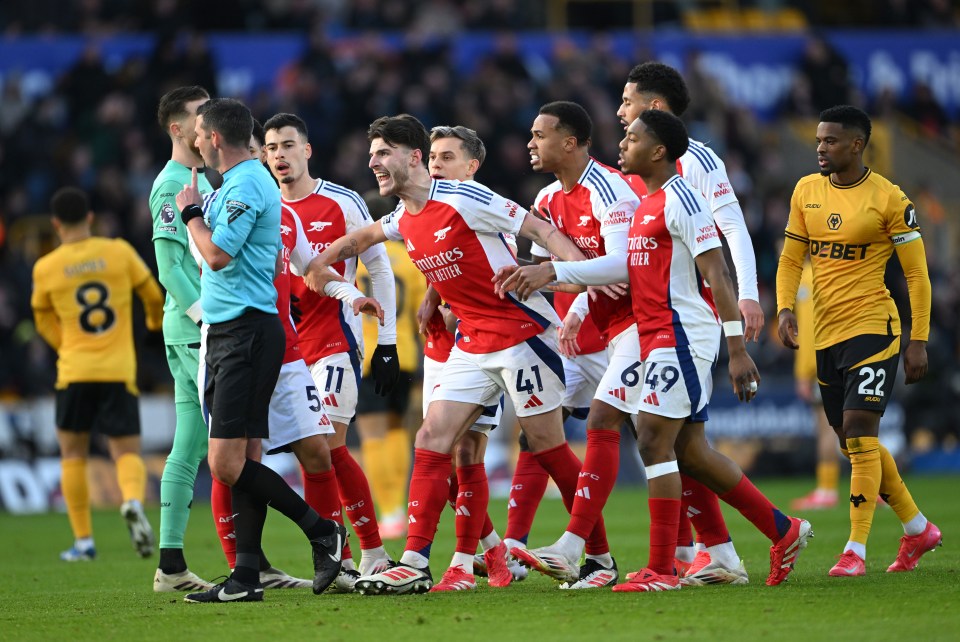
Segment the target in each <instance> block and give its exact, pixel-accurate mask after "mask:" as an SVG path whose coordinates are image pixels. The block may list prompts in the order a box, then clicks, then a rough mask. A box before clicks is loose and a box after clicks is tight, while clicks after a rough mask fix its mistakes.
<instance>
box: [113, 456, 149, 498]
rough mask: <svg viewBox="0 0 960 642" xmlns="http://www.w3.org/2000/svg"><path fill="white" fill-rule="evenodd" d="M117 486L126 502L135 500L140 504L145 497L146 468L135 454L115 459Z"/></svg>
mask: <svg viewBox="0 0 960 642" xmlns="http://www.w3.org/2000/svg"><path fill="white" fill-rule="evenodd" d="M117 485H119V486H120V495H121V496H122V497H123V501H125V502H127V501H130V500H131V499H136V500H137V501H139V502H140V503H141V504H143V502H144V500H145V499H146V497H147V467H146V465H144V463H143V459H141V458H140V455H138V454H136V453H127V454H125V455H120V458H119V459H117Z"/></svg>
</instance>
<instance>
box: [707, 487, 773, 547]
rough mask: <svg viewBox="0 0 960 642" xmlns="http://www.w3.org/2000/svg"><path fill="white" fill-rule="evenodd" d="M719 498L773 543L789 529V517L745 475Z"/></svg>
mask: <svg viewBox="0 0 960 642" xmlns="http://www.w3.org/2000/svg"><path fill="white" fill-rule="evenodd" d="M720 499H722V500H723V501H725V502H726V503H728V504H730V505H731V506H733V507H734V508H736V509H737V510H738V511H740V514H741V515H743V516H744V517H746V518H747V519H748V520H749V521H750V523H751V524H753V525H754V526H756V527H757V529H759V531H760V532H761V533H763V534H764V535H766V536H767V538H768V539H769V540H770V541H771V542H773V543H774V544H776V543H777V542H779V541H780V538H781V537H783V536H784V535H785V534H786V532H787V531H788V530H790V519H789V518H788V517H787V516H786V515H784V514H783V513H781V512H780V511H779V510H778V509H777V507H776V506H774V505H773V504H771V503H770V500H769V499H767V498H766V496H765V495H764V494H763V493H761V492H760V491H759V490H757V487H756V486H754V485H753V483H751V481H750V480H749V479H747V476H746V475H744V476H743V477H741V478H740V481H739V482H737V485H736V486H734V487H733V489H732V490H730V491H729V492H727V493H724V494H723V495H720Z"/></svg>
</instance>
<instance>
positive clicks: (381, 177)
mask: <svg viewBox="0 0 960 642" xmlns="http://www.w3.org/2000/svg"><path fill="white" fill-rule="evenodd" d="M373 175H374V177H375V178H376V179H377V182H378V183H386V182H387V180H389V179H390V174H387V173H386V172H374V173H373Z"/></svg>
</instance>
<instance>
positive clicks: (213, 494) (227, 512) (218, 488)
mask: <svg viewBox="0 0 960 642" xmlns="http://www.w3.org/2000/svg"><path fill="white" fill-rule="evenodd" d="M210 509H211V510H212V511H213V524H214V526H216V527H217V536H218V537H219V539H220V547H221V548H222V549H223V554H224V555H225V556H226V558H227V566H229V567H230V568H233V567H235V566H236V565H237V536H236V534H234V532H233V495H232V493H231V491H230V487H229V486H227V485H226V484H224V483H223V482H222V481H220V480H218V479H217V478H216V477H214V478H213V487H212V488H211V489H210Z"/></svg>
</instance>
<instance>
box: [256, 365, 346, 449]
mask: <svg viewBox="0 0 960 642" xmlns="http://www.w3.org/2000/svg"><path fill="white" fill-rule="evenodd" d="M269 422H270V437H268V438H267V439H264V440H263V452H264V453H266V454H268V455H272V454H274V453H278V452H285V451H289V450H290V448H289V446H290V444H292V443H293V442H295V441H299V440H301V439H304V438H306V437H312V436H314V435H329V434H332V433H333V424H331V423H330V418H329V417H327V413H326V412H325V411H324V408H323V402H322V401H321V400H320V393H319V392H318V391H317V387H316V386H315V385H314V383H313V377H311V376H310V371H309V370H308V369H307V364H305V363H304V362H303V359H300V360H299V361H291V362H290V363H285V364H283V365H282V366H280V376H279V377H277V387H276V388H274V390H273V395H272V396H271V397H270V415H269Z"/></svg>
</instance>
